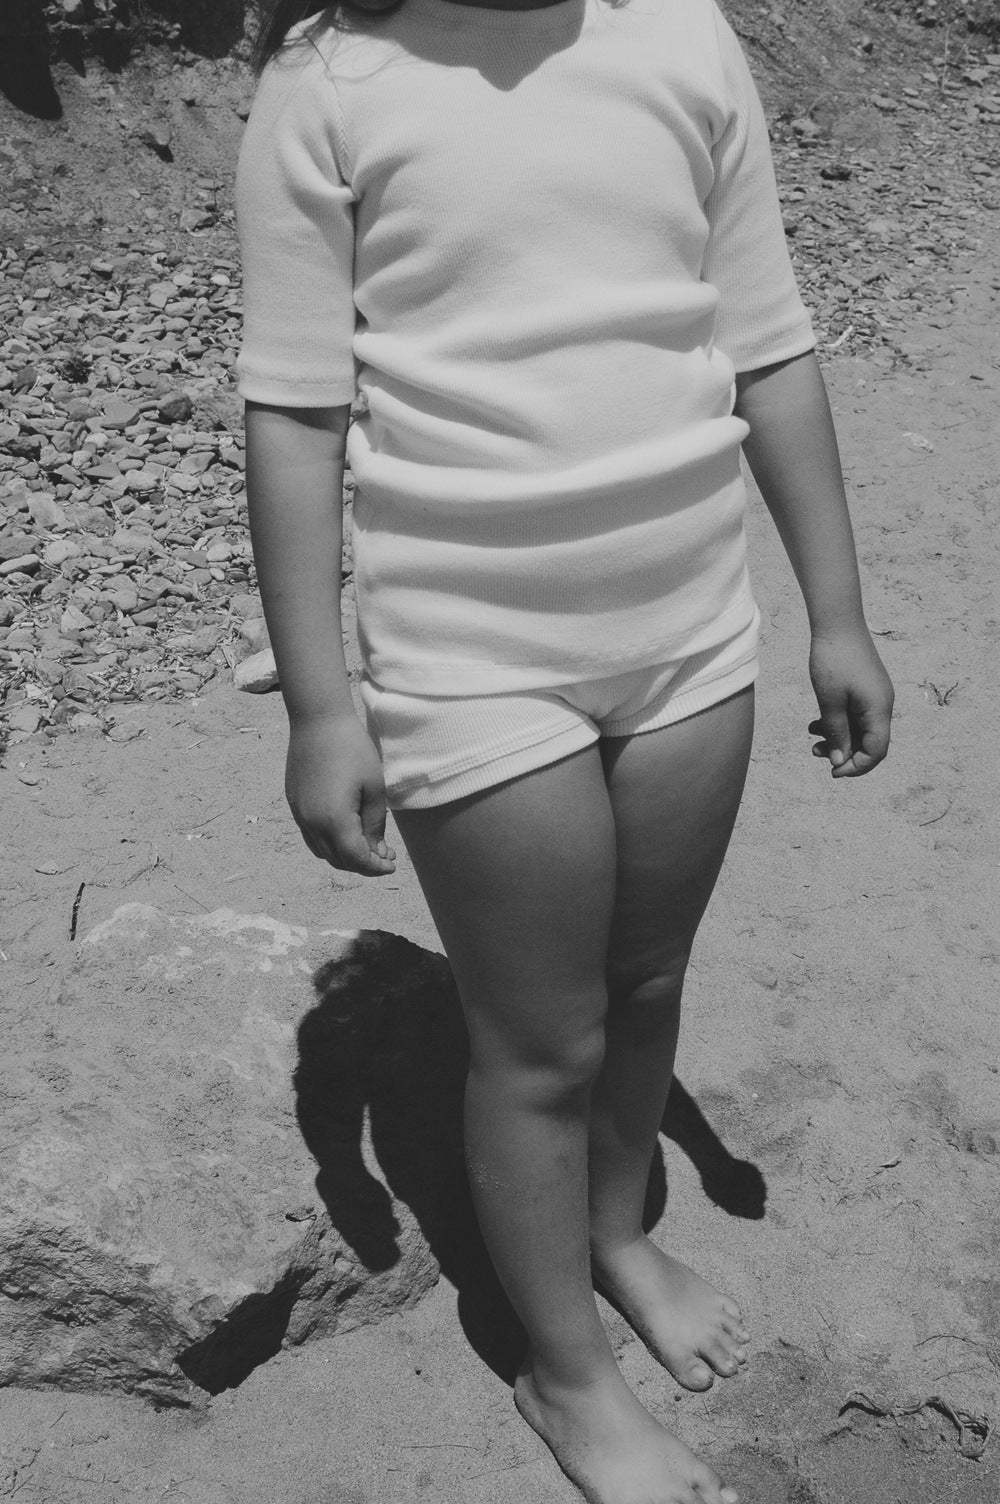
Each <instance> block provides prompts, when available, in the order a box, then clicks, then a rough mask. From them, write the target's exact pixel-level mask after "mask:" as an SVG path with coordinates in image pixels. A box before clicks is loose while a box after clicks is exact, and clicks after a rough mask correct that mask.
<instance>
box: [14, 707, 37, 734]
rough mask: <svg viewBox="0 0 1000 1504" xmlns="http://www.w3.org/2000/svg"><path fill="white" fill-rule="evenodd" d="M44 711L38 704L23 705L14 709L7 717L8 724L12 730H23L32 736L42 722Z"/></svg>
mask: <svg viewBox="0 0 1000 1504" xmlns="http://www.w3.org/2000/svg"><path fill="white" fill-rule="evenodd" d="M41 720H42V712H41V711H40V710H39V708H38V706H37V705H21V706H19V708H18V709H17V710H12V711H11V713H10V715H9V716H8V717H7V724H8V726H9V727H10V729H11V730H12V731H20V732H23V733H24V734H25V735H26V736H31V735H33V734H34V732H36V731H37V730H38V727H39V726H40V724H41Z"/></svg>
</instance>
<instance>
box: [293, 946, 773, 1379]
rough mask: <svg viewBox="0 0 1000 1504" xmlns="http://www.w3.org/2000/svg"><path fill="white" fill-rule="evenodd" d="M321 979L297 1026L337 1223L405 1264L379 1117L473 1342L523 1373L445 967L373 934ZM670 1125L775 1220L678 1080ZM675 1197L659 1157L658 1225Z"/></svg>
mask: <svg viewBox="0 0 1000 1504" xmlns="http://www.w3.org/2000/svg"><path fill="white" fill-rule="evenodd" d="M313 985H314V988H315V991H316V995H317V1002H316V1005H315V1007H313V1008H311V1009H310V1010H309V1012H308V1013H307V1014H306V1015H305V1016H304V1018H303V1019H302V1022H301V1024H300V1026H299V1031H298V1046H299V1060H298V1065H297V1068H296V1071H295V1092H296V1110H297V1116H298V1121H299V1126H300V1128H301V1131H302V1135H303V1137H304V1139H305V1141H306V1144H307V1145H308V1147H309V1150H310V1152H311V1153H312V1155H313V1158H314V1159H315V1161H316V1164H317V1166H318V1173H317V1176H316V1187H317V1190H318V1192H319V1194H320V1196H321V1197H322V1200H323V1202H324V1205H325V1207H326V1210H327V1212H328V1214H329V1217H330V1221H331V1222H332V1224H333V1226H334V1228H335V1229H336V1230H337V1231H338V1233H339V1234H340V1236H341V1237H342V1238H343V1239H344V1240H345V1242H346V1243H347V1244H348V1245H349V1246H350V1247H351V1249H352V1250H353V1251H354V1253H355V1255H356V1256H357V1258H358V1259H359V1260H360V1261H361V1262H362V1263H363V1264H364V1265H365V1266H366V1267H367V1268H368V1269H370V1270H372V1271H376V1270H384V1269H388V1268H391V1267H392V1265H393V1264H395V1263H396V1262H397V1260H398V1258H399V1250H398V1247H397V1242H396V1237H397V1231H398V1229H397V1225H396V1221H395V1218H394V1216H393V1211H392V1204H391V1201H390V1197H389V1194H388V1193H387V1191H386V1188H385V1186H384V1185H382V1184H381V1183H380V1181H379V1180H377V1179H376V1178H374V1177H373V1176H372V1175H371V1174H370V1173H369V1171H368V1169H367V1168H366V1166H365V1165H364V1163H363V1160H362V1155H361V1143H362V1131H363V1125H364V1119H365V1115H366V1113H367V1117H368V1124H369V1131H370V1135H371V1145H372V1148H373V1150H374V1153H375V1157H376V1159H377V1160H378V1163H379V1166H380V1167H381V1170H382V1174H383V1175H384V1177H385V1182H386V1185H388V1186H389V1187H391V1190H392V1194H393V1196H395V1197H396V1198H398V1199H399V1200H400V1201H403V1202H405V1203H406V1205H407V1206H409V1207H410V1208H411V1210H412V1211H413V1214H414V1216H415V1217H416V1219H417V1222H418V1223H419V1225H420V1228H421V1231H422V1232H423V1235H424V1237H425V1238H426V1239H427V1242H428V1245H429V1246H430V1248H431V1250H432V1252H433V1253H434V1255H435V1257H436V1258H437V1260H438V1263H439V1264H440V1266H441V1271H442V1273H443V1274H444V1275H445V1277H446V1278H447V1279H448V1280H450V1281H451V1283H452V1284H453V1285H454V1286H455V1288H456V1289H457V1291H458V1312H459V1319H460V1321H461V1324H462V1328H463V1331H464V1332H465V1335H466V1337H467V1338H468V1340H469V1342H470V1344H471V1345H472V1347H473V1348H474V1349H475V1351H476V1352H477V1353H478V1354H479V1356H480V1357H481V1358H482V1359H483V1361H484V1362H486V1363H488V1364H489V1365H490V1367H491V1368H493V1370H494V1371H495V1372H496V1373H497V1374H499V1375H500V1376H501V1377H502V1378H505V1379H507V1380H508V1381H510V1380H512V1378H513V1376H514V1373H515V1372H516V1368H517V1364H518V1362H519V1360H520V1357H521V1354H522V1351H523V1345H524V1335H523V1331H522V1329H521V1327H520V1324H519V1322H518V1320H517V1317H516V1316H515V1315H514V1312H513V1311H512V1310H511V1308H510V1305H509V1303H508V1302H507V1299H506V1297H505V1296H504V1293H503V1291H502V1289H501V1287H500V1284H499V1281H498V1280H497V1278H496V1275H495V1273H494V1272H493V1267H492V1265H491V1263H490V1259H489V1256H488V1254H487V1252H486V1248H485V1246H484V1244H483V1241H482V1237H481V1235H480V1233H479V1229H478V1227H477V1224H476V1219H475V1214H474V1211H473V1206H472V1200H471V1197H470V1194H469V1188H468V1182H467V1179H466V1173H465V1164H464V1159H463V1152H462V1098H463V1090H464V1084H465V1075H466V1070H467V1066H468V1043H467V1036H466V1031H465V1024H464V1022H463V1019H462V1013H461V1009H460V1006H459V1002H458V996H457V993H456V991H455V985H454V982H453V980H452V976H451V971H450V969H449V967H448V964H447V962H446V961H445V959H444V958H443V957H442V956H439V955H435V954H434V953H432V952H430V951H427V950H424V949H422V948H421V947H419V946H417V945H413V944H411V943H410V942H409V941H407V940H404V939H402V938H401V937H399V936H397V935H390V934H386V933H382V932H378V931H368V932H365V933H362V934H361V935H360V936H359V937H358V938H357V939H356V940H355V941H353V942H352V944H351V947H350V949H349V950H348V951H347V952H346V953H345V954H344V955H343V956H342V957H341V958H339V959H338V960H336V961H330V962H326V963H324V964H323V965H322V966H320V967H319V968H318V969H317V971H316V973H315V975H314V977H313ZM662 1131H663V1132H664V1133H665V1134H666V1135H667V1136H668V1137H670V1138H672V1139H673V1140H674V1141H675V1143H677V1145H678V1146H679V1147H680V1148H681V1149H683V1150H684V1152H685V1153H686V1154H687V1155H688V1156H689V1158H690V1159H691V1161H692V1163H693V1164H694V1165H695V1168H696V1169H697V1170H698V1172H699V1174H700V1176H701V1181H702V1185H703V1187H704V1189H705V1192H706V1195H708V1196H709V1197H710V1199H711V1200H712V1201H714V1202H715V1204H716V1205H717V1206H719V1207H721V1208H722V1209H723V1210H725V1211H726V1212H728V1213H729V1214H730V1215H731V1216H736V1217H750V1218H759V1217H762V1216H763V1214H764V1202H765V1197H766V1187H765V1183H764V1179H763V1176H762V1175H761V1173H760V1171H759V1169H758V1168H757V1166H756V1165H754V1164H751V1163H749V1162H748V1161H746V1160H740V1159H736V1158H734V1156H733V1155H732V1154H730V1152H729V1150H728V1149H727V1148H726V1147H725V1145H724V1144H723V1143H721V1142H720V1140H719V1138H718V1137H717V1136H716V1134H715V1132H714V1131H713V1129H712V1127H711V1125H710V1124H709V1123H708V1122H707V1121H706V1119H705V1117H704V1116H703V1115H702V1113H701V1111H700V1110H699V1108H698V1105H697V1103H696V1102H695V1101H694V1100H693V1099H692V1098H691V1097H690V1096H689V1095H688V1093H687V1092H686V1091H685V1090H684V1088H683V1086H681V1084H680V1083H679V1082H676V1081H675V1083H674V1086H673V1089H672V1091H671V1094H670V1099H669V1101H668V1104H667V1111H666V1114H665V1116H664V1120H663V1130H662ZM666 1203H667V1181H666V1173H665V1168H664V1163H663V1158H662V1155H661V1154H657V1155H655V1156H654V1160H653V1165H652V1168H651V1172H650V1180H649V1189H648V1193H647V1198H646V1216H645V1221H646V1225H647V1227H652V1226H653V1225H655V1223H656V1222H657V1221H659V1218H660V1217H661V1216H662V1214H663V1211H664V1209H665V1207H666Z"/></svg>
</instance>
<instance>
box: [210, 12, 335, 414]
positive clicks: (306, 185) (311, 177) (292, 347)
mask: <svg viewBox="0 0 1000 1504" xmlns="http://www.w3.org/2000/svg"><path fill="white" fill-rule="evenodd" d="M344 160H345V152H344V145H343V132H342V125H341V120H340V111H339V101H338V98H337V93H336V88H335V85H334V82H333V80H332V78H331V77H330V75H329V72H328V70H327V67H326V64H325V63H324V61H323V59H322V57H321V56H320V55H319V53H318V52H317V51H316V49H315V48H314V47H313V46H312V44H311V43H310V42H309V41H308V40H302V41H300V42H299V43H298V44H296V45H293V46H291V47H289V48H288V49H287V50H286V51H284V52H282V53H279V54H278V56H277V57H276V58H274V59H272V61H271V62H270V63H269V64H268V65H267V67H266V68H265V70H264V72H263V74H262V75H261V79H260V83H259V85H258V88H257V93H256V95H255V97H254V102H253V106H252V108H251V111H250V117H249V119H248V121H247V126H246V131H245V133H244V136H243V143H242V146H241V148H240V157H239V164H238V166H237V171H236V222H237V229H238V232H239V240H240V253H241V257H242V262H243V340H242V346H241V349H240V354H239V358H238V360H237V364H236V373H237V378H238V379H237V390H238V391H239V393H240V395H241V396H242V397H244V398H247V399H248V400H250V401H252V402H265V403H271V404H273V405H275V406H279V407H327V406H330V407H339V406H342V405H344V404H345V403H348V402H351V401H352V400H353V398H354V395H355V389H356V388H355V376H356V371H355V362H354V353H353V348H352V343H353V339H354V326H355V308H354V208H353V205H354V195H353V192H352V190H351V188H350V187H349V185H348V183H347V181H346V180H345V176H344V171H343V163H344Z"/></svg>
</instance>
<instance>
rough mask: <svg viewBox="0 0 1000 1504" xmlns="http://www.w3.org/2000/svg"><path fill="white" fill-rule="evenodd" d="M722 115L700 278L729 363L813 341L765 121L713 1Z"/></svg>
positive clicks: (746, 367)
mask: <svg viewBox="0 0 1000 1504" xmlns="http://www.w3.org/2000/svg"><path fill="white" fill-rule="evenodd" d="M716 27H717V32H718V40H719V50H720V54H721V59H722V66H723V70H724V76H725V84H726V94H727V101H728V117H727V121H726V125H725V128H724V130H723V132H722V134H721V136H720V137H719V139H718V140H717V141H716V143H715V145H714V147H713V149H712V160H713V163H714V167H715V181H714V184H713V186H712V190H711V192H710V193H709V196H708V198H707V200H706V202H705V213H706V215H707V218H708V226H709V235H708V245H707V248H706V252H705V259H704V263H703V268H702V279H703V280H704V281H705V282H709V283H711V285H712V286H713V287H715V288H716V289H717V291H718V294H719V304H718V311H717V314H716V331H715V343H716V345H717V346H718V348H719V349H720V350H721V351H722V352H723V353H724V354H726V355H728V356H729V358H730V360H732V361H733V363H734V365H735V367H736V369H737V371H752V370H757V369H759V368H760V367H761V366H766V365H773V364H775V363H776V362H777V361H780V360H789V359H791V358H792V357H793V356H795V355H803V354H805V353H806V351H808V350H811V349H813V348H814V346H815V344H816V339H815V335H814V334H813V330H812V324H811V321H810V318H809V314H808V313H807V311H806V309H805V306H804V305H803V302H802V299H801V297H800V295H799V290H798V287H797V285H796V281H795V273H794V272H793V270H792V263H791V258H790V256H789V254H788V245H787V242H786V240H785V231H784V226H783V224H782V219H781V206H780V203H779V200H778V187H777V183H776V181H775V176H774V164H773V162H772V160H771V146H770V141H769V140H768V133H767V121H766V120H765V118H764V111H763V108H762V106H761V102H760V96H759V95H758V93H757V89H756V87H755V85H754V81H753V79H752V78H751V76H750V70H749V68H748V67H747V62H746V58H745V57H744V56H743V51H742V48H741V47H740V44H739V42H738V40H737V38H736V36H735V34H734V32H733V30H732V28H731V27H730V26H729V24H728V22H727V21H726V20H725V18H724V17H723V16H722V15H721V14H720V13H719V12H718V10H717V9H716Z"/></svg>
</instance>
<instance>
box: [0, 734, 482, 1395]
mask: <svg viewBox="0 0 1000 1504" xmlns="http://www.w3.org/2000/svg"><path fill="white" fill-rule="evenodd" d="M70 719H71V720H72V715H71V717H70ZM81 870H82V869H81ZM0 1007H2V1009H3V1011H4V1013H5V1014H6V1017H5V1018H4V1021H3V1032H4V1038H5V1039H6V1040H7V1041H8V1044H7V1050H6V1058H5V1078H6V1082H7V1087H6V1089H5V1092H4V1094H3V1097H2V1099H0V1116H2V1120H3V1122H2V1142H3V1144H4V1177H3V1182H2V1191H0V1384H5V1385H21V1386H25V1387H31V1388H36V1387H38V1388H58V1389H60V1390H90V1391H102V1392H107V1391H118V1392H124V1393H129V1394H135V1395H140V1396H143V1397H145V1398H147V1399H150V1400H153V1401H155V1402H157V1403H158V1404H174V1405H177V1404H180V1405H185V1404H189V1403H191V1402H192V1401H193V1400H195V1399H196V1398H197V1397H198V1395H199V1393H204V1392H205V1391H207V1392H209V1393H212V1394H215V1393H219V1392H220V1391H221V1390H223V1389H225V1388H228V1387H232V1386H233V1385H235V1384H238V1383H240V1382H241V1381H242V1379H244V1378H245V1377H246V1376H247V1375H248V1374H249V1373H250V1372H251V1371H252V1370H253V1369H254V1368H255V1367H256V1366H258V1365H259V1364H260V1363H262V1362H265V1361H267V1359H268V1358H270V1357H272V1356H273V1355H274V1354H275V1353H277V1352H278V1351H279V1349H280V1348H282V1347H287V1346H294V1345H297V1344H300V1343H302V1342H305V1341H306V1340H308V1339H309V1338H311V1337H314V1336H315V1337H320V1336H328V1335H330V1334H332V1333H334V1332H337V1331H345V1330H350V1329H351V1328H353V1327H356V1326H359V1325H363V1324H369V1323H372V1322H376V1321H378V1320H380V1319H381V1318H382V1317H384V1316H385V1315H387V1314H389V1313H391V1312H393V1311H395V1310H397V1309H399V1308H400V1307H403V1306H408V1305H412V1304H413V1303H414V1302H415V1301H416V1300H418V1299H419V1298H420V1296H421V1295H422V1294H423V1293H425V1292H426V1291H427V1290H429V1289H430V1288H431V1287H432V1286H433V1285H434V1283H435V1282H436V1280H437V1277H438V1273H439V1262H438V1258H437V1256H436V1254H435V1253H434V1252H432V1248H436V1249H441V1250H443V1249H445V1248H446V1247H447V1246H448V1238H449V1237H454V1235H455V1229H456V1224H458V1225H459V1226H461V1227H462V1228H463V1229H464V1226H465V1223H464V1221H463V1220H461V1219H464V1217H465V1216H466V1215H467V1208H468V1198H467V1191H466V1181H465V1174H464V1169H463V1163H462V1149H461V1111H462V1109H461V1103H462V1088H463V1082H464V1076H465V1070H466V1060H467V1048H466V1044H465V1031H464V1026H463V1024H462V1019H461V1013H460V1009H459V1007H458V1002H457V998H456V996H455V993H454V988H453V985H452V981H451V975H450V972H449V969H448V967H447V964H446V962H445V961H444V959H443V957H441V956H436V955H433V954H432V953H430V952H427V951H423V950H421V949H420V948H419V947H417V946H415V945H411V944H410V943H409V942H407V941H405V940H402V939H400V938H399V937H398V936H394V935H389V934H384V933H381V932H379V931H360V932H357V933H355V934H351V935H347V934H341V933H337V932H334V931H324V932H320V933H318V934H315V935H313V936H309V935H308V934H307V932H306V931H305V930H304V929H301V928H299V927H297V926H294V925H289V924H285V923H283V922H281V921H279V920H274V919H270V918H268V917H267V916H265V915H242V914H237V913H234V912H233V911H232V910H228V909H218V910H216V911H215V912H214V913H210V914H205V915H197V916H189V915H178V916H173V915H170V914H166V913H164V912H161V911H159V910H157V909H154V908H151V907H149V906H148V905H143V904H135V903H133V904H126V905H125V906H124V907H123V908H120V909H118V910H116V911H115V913H114V914H112V916H111V917H110V918H109V919H107V920H105V921H104V922H103V923H101V924H99V925H98V926H97V928H96V929H94V930H92V931H91V933H90V934H89V935H88V936H87V938H86V940H85V941H84V942H83V943H82V944H81V945H80V946H79V947H78V949H77V951H76V957H75V960H74V961H73V962H72V963H71V964H70V965H68V966H67V969H66V972H65V974H64V975H63V977H62V979H61V981H60V982H59V983H58V985H57V986H54V987H53V989H52V992H51V994H50V996H49V999H48V1002H47V1003H46V1005H45V1007H44V1008H40V1007H38V1006H37V1003H36V1001H35V1000H34V999H33V998H32V997H29V996H28V995H27V994H23V995H22V994H20V993H19V992H18V990H17V989H8V990H6V991H5V993H4V995H3V999H2V1002H0ZM307 1206H308V1207H309V1208H310V1209H311V1212H312V1215H310V1216H308V1217H305V1218H303V1217H302V1215H301V1214H302V1211H303V1209H304V1208H305V1207H307ZM289 1214H292V1215H291V1216H290V1215H289ZM462 1235H463V1237H464V1236H466V1234H465V1233H464V1231H463V1234H462Z"/></svg>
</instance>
